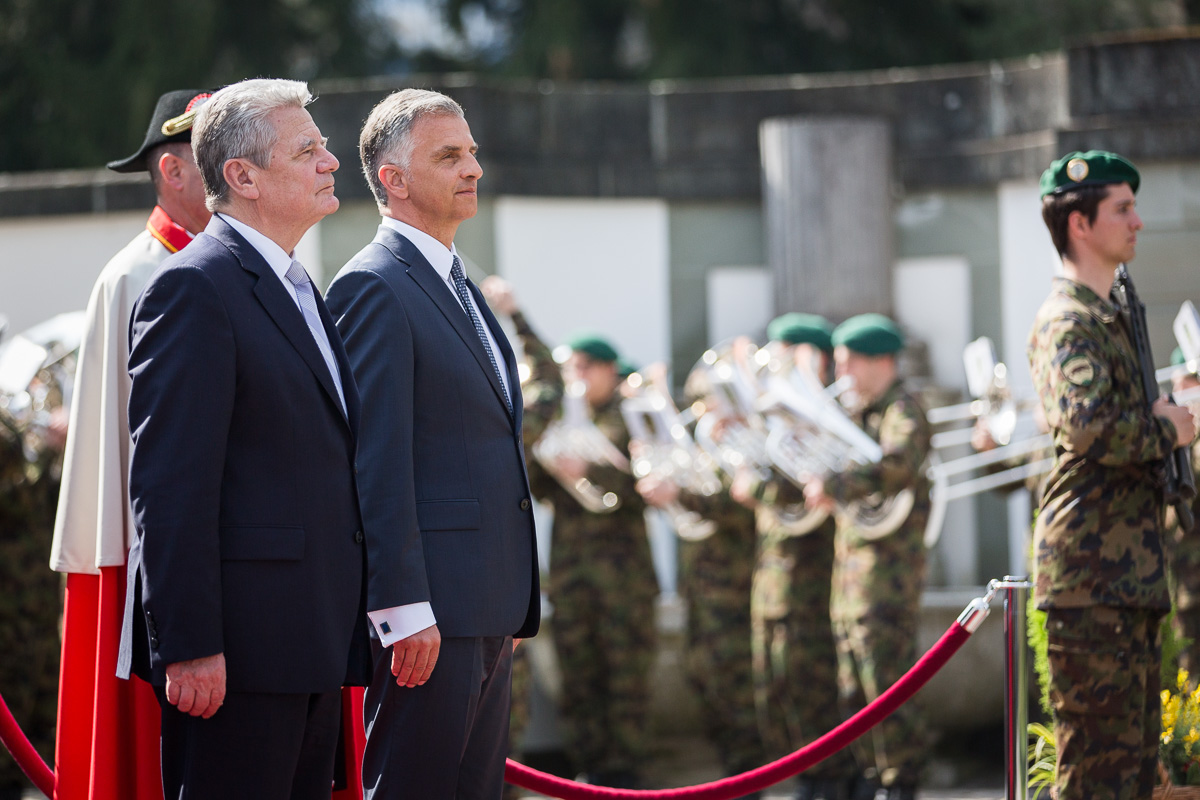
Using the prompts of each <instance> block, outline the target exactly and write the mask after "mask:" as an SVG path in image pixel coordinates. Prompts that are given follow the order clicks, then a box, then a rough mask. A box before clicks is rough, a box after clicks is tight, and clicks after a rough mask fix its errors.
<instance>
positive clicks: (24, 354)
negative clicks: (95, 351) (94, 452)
mask: <svg viewBox="0 0 1200 800" xmlns="http://www.w3.org/2000/svg"><path fill="white" fill-rule="evenodd" d="M83 325H84V312H82V311H78V312H71V313H66V314H59V315H58V316H56V317H52V318H51V319H49V320H46V321H45V322H43V323H40V324H38V325H35V326H34V327H32V328H30V329H28V330H26V331H24V332H22V333H20V334H17V335H16V336H12V337H10V338H8V339H7V340H5V342H4V343H3V345H0V427H3V428H4V429H6V430H7V431H8V432H9V433H10V434H11V435H12V436H13V437H14V438H16V439H17V440H19V441H20V443H21V447H22V450H23V451H24V453H25V458H26V459H27V460H28V461H30V462H35V461H37V460H38V459H39V457H40V456H41V454H42V452H43V450H44V449H45V439H46V434H47V430H48V428H49V426H50V423H51V418H52V415H53V414H54V412H55V411H56V410H57V409H59V408H69V407H70V405H71V394H72V388H73V386H74V383H75V361H76V357H77V354H78V351H79V344H80V341H81V339H82V335H83Z"/></svg>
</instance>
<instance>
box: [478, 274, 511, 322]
mask: <svg viewBox="0 0 1200 800" xmlns="http://www.w3.org/2000/svg"><path fill="white" fill-rule="evenodd" d="M479 291H481V292H483V297H484V299H485V300H487V301H488V305H489V306H491V307H492V308H494V309H496V311H498V312H500V313H501V314H505V315H506V316H510V317H511V316H512V315H513V314H514V313H516V311H517V298H515V297H513V291H512V284H510V283H509V282H508V281H506V280H504V278H501V277H500V276H499V275H488V276H487V277H486V278H484V279H483V282H482V283H480V284H479Z"/></svg>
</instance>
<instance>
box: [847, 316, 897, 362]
mask: <svg viewBox="0 0 1200 800" xmlns="http://www.w3.org/2000/svg"><path fill="white" fill-rule="evenodd" d="M832 338H833V346H834V347H837V346H839V345H845V346H846V347H848V348H849V349H851V350H853V351H854V352H856V353H862V354H863V355H868V356H880V355H887V354H890V353H898V352H900V351H901V350H903V349H904V334H902V333H900V329H899V328H897V327H896V323H894V322H892V321H891V320H890V319H888V318H887V317H885V316H884V315H883V314H859V315H858V316H857V317H851V318H850V319H848V320H846V321H845V322H843V323H842V324H841V325H838V326H837V327H836V328H835V329H834V331H833V337H832Z"/></svg>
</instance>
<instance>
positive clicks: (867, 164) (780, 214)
mask: <svg viewBox="0 0 1200 800" xmlns="http://www.w3.org/2000/svg"><path fill="white" fill-rule="evenodd" d="M758 135H759V146H760V152H761V158H762V169H763V180H762V186H763V208H764V211H765V225H766V239H767V263H768V264H769V265H770V268H771V272H772V274H773V277H774V283H775V310H776V312H778V313H782V312H785V311H807V312H812V313H818V314H824V315H825V316H827V317H829V318H830V319H831V320H833V321H834V322H837V321H839V320H842V319H844V318H846V317H848V316H851V315H853V314H861V313H864V312H867V311H877V312H880V313H884V314H891V313H892V262H893V261H894V253H893V243H892V238H893V237H892V206H891V188H892V138H891V127H890V125H889V124H888V122H887V121H886V120H883V119H880V118H874V117H786V118H777V119H768V120H764V121H763V122H762V124H761V125H760V126H759V129H758Z"/></svg>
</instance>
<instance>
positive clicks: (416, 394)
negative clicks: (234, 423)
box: [326, 89, 539, 800]
mask: <svg viewBox="0 0 1200 800" xmlns="http://www.w3.org/2000/svg"><path fill="white" fill-rule="evenodd" d="M359 151H360V154H361V156H362V162H363V171H364V172H365V173H366V177H367V182H368V183H369V184H370V186H371V189H372V191H373V193H374V195H375V199H376V201H377V203H378V205H379V210H380V213H381V214H382V215H383V221H382V222H383V224H381V225H380V227H379V231H378V233H377V234H376V236H375V239H374V241H372V242H371V243H370V244H369V245H367V246H366V247H365V248H363V250H362V251H361V252H359V254H358V255H356V256H355V257H354V258H353V259H352V260H351V261H350V262H349V263H348V264H346V266H345V267H343V268H342V270H341V272H339V273H338V275H337V277H336V278H335V279H334V281H333V283H332V284H331V285H330V287H329V291H328V294H327V297H326V300H327V302H328V303H329V308H330V311H331V312H332V313H333V315H334V317H335V319H337V325H338V330H339V331H340V332H341V334H342V338H343V340H344V341H345V343H346V350H347V352H348V353H349V356H350V363H351V364H352V365H353V366H354V378H355V381H357V383H358V386H359V388H360V390H361V391H362V396H363V417H362V431H361V434H362V435H361V440H360V448H359V466H360V467H361V474H360V476H359V494H360V499H361V504H362V512H363V524H364V530H365V531H366V534H367V551H368V554H369V557H370V564H371V570H370V573H371V574H370V580H369V585H368V590H367V595H368V598H367V608H368V613H369V615H370V618H371V621H372V623H373V627H374V630H375V632H376V634H377V635H378V643H377V645H376V653H377V655H376V661H375V673H374V676H373V678H372V682H371V686H370V688H369V689H368V690H367V697H366V712H365V716H366V719H367V745H366V752H365V754H364V757H363V785H364V788H365V790H366V796H367V797H368V798H370V799H371V800H384V798H388V799H389V800H390V798H401V797H403V798H420V800H474V798H487V799H488V800H499V798H500V795H501V791H502V789H503V774H504V757H505V754H506V753H507V752H508V718H509V699H510V696H511V669H512V647H513V644H512V639H513V637H514V636H515V637H517V638H520V637H526V636H532V635H533V634H534V633H536V632H537V628H538V622H539V589H538V578H537V564H536V544H535V542H534V532H533V513H532V502H531V499H530V495H529V483H528V480H527V478H526V475H525V461H524V453H523V449H522V446H521V389H520V381H519V380H518V378H517V371H516V366H517V365H516V359H515V357H514V355H513V351H512V349H511V348H510V347H509V345H508V341H507V340H506V339H505V337H504V334H503V332H502V331H501V329H500V326H499V324H498V323H497V322H496V319H495V317H493V316H492V314H491V312H490V311H489V310H488V307H487V304H486V303H485V302H484V300H483V298H482V296H481V295H480V294H479V291H478V289H477V288H476V287H475V285H474V284H472V283H471V282H470V281H469V280H467V279H466V276H465V275H464V273H463V268H462V261H461V259H460V258H459V256H458V253H457V252H456V251H455V249H454V234H455V232H456V231H457V230H458V226H459V223H461V222H462V221H463V220H465V219H468V218H470V217H472V216H474V214H475V211H476V207H477V196H476V189H477V185H478V181H479V178H480V176H481V174H482V170H481V169H480V166H479V162H478V161H477V160H476V158H475V152H476V145H475V140H474V139H473V138H472V137H471V130H470V128H469V127H468V126H467V122H466V120H465V119H464V117H463V112H462V109H461V108H460V107H459V105H458V103H456V102H455V101H453V100H452V99H450V98H449V97H446V96H445V95H441V94H438V93H436V92H427V91H419V90H413V89H406V90H404V91H401V92H397V93H395V94H393V95H391V96H389V97H387V98H386V99H384V100H383V101H382V102H381V103H380V104H379V105H378V106H376V107H375V109H374V110H373V111H372V112H371V115H370V116H369V117H368V118H367V121H366V124H365V126H364V127H363V131H362V135H361V136H360V138H359Z"/></svg>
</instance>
